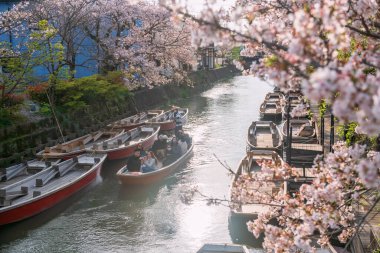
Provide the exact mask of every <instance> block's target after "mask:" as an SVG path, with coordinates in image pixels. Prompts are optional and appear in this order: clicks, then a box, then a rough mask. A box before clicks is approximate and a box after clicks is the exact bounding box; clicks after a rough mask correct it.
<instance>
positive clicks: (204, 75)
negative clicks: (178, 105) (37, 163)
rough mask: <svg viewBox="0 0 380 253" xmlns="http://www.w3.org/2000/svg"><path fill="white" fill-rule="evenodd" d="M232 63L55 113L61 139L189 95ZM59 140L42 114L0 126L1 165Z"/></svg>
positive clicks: (229, 71) (230, 69) (224, 75)
mask: <svg viewBox="0 0 380 253" xmlns="http://www.w3.org/2000/svg"><path fill="white" fill-rule="evenodd" d="M238 74H239V71H238V70H236V68H235V67H234V66H227V67H223V68H219V69H214V70H201V71H196V72H193V73H190V75H189V77H190V80H191V81H192V86H189V85H187V84H178V85H165V86H160V87H155V88H153V89H143V90H138V91H135V92H133V96H132V98H126V99H125V101H126V102H125V104H120V105H107V102H106V101H105V102H104V104H105V106H104V110H102V111H97V112H96V113H91V110H89V111H88V113H86V112H84V113H83V114H80V115H74V117H73V115H71V116H70V117H67V116H66V115H58V120H59V122H60V125H61V127H62V130H63V135H64V139H65V140H66V141H67V140H71V139H74V138H77V137H79V136H82V135H85V134H87V133H90V132H93V131H97V130H99V129H101V128H103V127H104V126H106V125H107V124H109V123H111V122H113V121H116V120H119V119H122V118H125V117H128V116H130V115H133V114H135V113H136V112H137V111H141V110H146V109H153V108H156V107H159V106H161V105H165V104H168V103H175V100H176V99H178V98H179V99H181V98H186V97H190V96H192V95H194V94H198V93H200V92H202V91H205V90H207V89H209V88H211V87H212V86H213V84H214V83H215V82H217V81H221V80H224V79H228V78H231V77H233V76H235V75H238ZM59 142H62V138H61V137H60V133H59V130H58V127H57V124H56V123H55V121H54V119H53V118H44V119H42V120H39V121H38V122H28V123H24V124H20V125H15V126H10V127H7V128H0V168H3V167H6V166H8V165H10V164H14V163H18V162H20V161H24V160H28V159H31V158H32V157H33V156H34V154H35V153H36V152H38V151H39V150H42V149H44V148H45V147H49V146H53V145H56V144H57V143H59Z"/></svg>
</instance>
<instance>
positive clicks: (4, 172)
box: [0, 159, 60, 188]
mask: <svg viewBox="0 0 380 253" xmlns="http://www.w3.org/2000/svg"><path fill="white" fill-rule="evenodd" d="M59 162H60V160H59V159H56V160H51V161H42V160H37V159H34V160H31V161H27V162H23V163H19V164H16V165H13V166H10V167H7V168H3V169H0V188H3V187H5V186H7V185H10V184H13V183H16V182H18V181H21V180H23V179H25V178H27V177H29V176H32V175H34V174H36V173H38V172H40V171H42V170H44V169H46V168H48V167H50V166H51V165H54V164H57V163H59Z"/></svg>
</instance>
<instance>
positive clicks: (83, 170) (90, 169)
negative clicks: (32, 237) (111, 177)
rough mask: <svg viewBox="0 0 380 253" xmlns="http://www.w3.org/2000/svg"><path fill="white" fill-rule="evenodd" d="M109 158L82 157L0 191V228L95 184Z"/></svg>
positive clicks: (52, 167) (101, 156) (99, 156)
mask: <svg viewBox="0 0 380 253" xmlns="http://www.w3.org/2000/svg"><path fill="white" fill-rule="evenodd" d="M105 159H106V155H94V154H91V155H90V154H83V155H80V156H78V157H74V158H72V159H69V160H66V161H63V162H61V163H58V164H55V165H52V166H50V167H49V168H46V169H44V170H42V171H41V172H39V173H36V174H35V175H33V176H31V177H28V178H25V179H24V180H21V181H19V182H16V183H14V184H11V185H8V186H6V187H3V188H1V189H0V225H5V224H9V223H13V222H17V221H21V220H23V219H26V218H29V217H31V216H34V215H36V214H38V213H40V212H42V211H44V210H46V209H48V208H51V207H53V206H54V205H56V204H58V203H59V202H61V201H62V200H64V199H66V198H68V197H70V196H71V195H73V194H74V193H76V192H78V191H79V190H81V189H83V188H84V187H86V186H87V185H89V184H90V183H91V182H93V181H94V180H95V179H96V177H97V176H98V174H99V171H100V168H101V166H102V164H103V162H104V161H105Z"/></svg>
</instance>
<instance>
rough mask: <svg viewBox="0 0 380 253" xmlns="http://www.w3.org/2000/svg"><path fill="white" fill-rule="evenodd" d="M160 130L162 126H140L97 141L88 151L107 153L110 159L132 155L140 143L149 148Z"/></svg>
mask: <svg viewBox="0 0 380 253" xmlns="http://www.w3.org/2000/svg"><path fill="white" fill-rule="evenodd" d="M159 131H160V126H155V125H143V126H139V127H137V128H134V129H131V130H128V131H126V132H125V133H123V134H121V135H118V136H116V137H114V138H111V139H108V140H105V141H103V142H102V143H96V144H94V145H93V146H92V147H90V148H88V149H87V151H88V152H93V153H96V154H107V155H108V156H107V157H108V159H110V160H116V159H123V158H126V157H129V156H131V155H132V154H133V152H134V151H135V149H136V148H137V146H138V145H139V144H141V145H142V147H143V148H144V149H149V148H150V147H151V146H152V145H153V143H154V141H155V140H156V139H157V135H158V132H159Z"/></svg>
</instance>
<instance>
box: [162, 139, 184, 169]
mask: <svg viewBox="0 0 380 253" xmlns="http://www.w3.org/2000/svg"><path fill="white" fill-rule="evenodd" d="M181 153H182V151H181V147H180V146H179V144H178V140H177V137H175V136H174V137H173V138H172V140H171V142H170V146H169V147H168V153H167V156H166V159H165V163H166V164H170V163H173V162H174V161H175V160H177V159H178V158H180V156H181Z"/></svg>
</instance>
